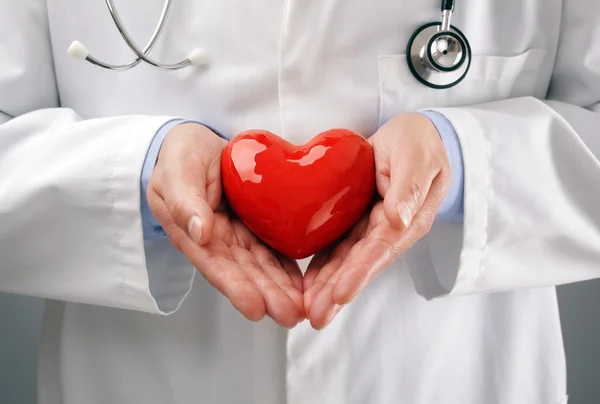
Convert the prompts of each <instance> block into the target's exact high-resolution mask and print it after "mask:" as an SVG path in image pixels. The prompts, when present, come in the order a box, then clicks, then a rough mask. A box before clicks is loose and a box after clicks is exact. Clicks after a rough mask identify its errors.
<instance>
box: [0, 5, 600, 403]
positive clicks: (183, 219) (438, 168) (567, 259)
mask: <svg viewBox="0 0 600 404" xmlns="http://www.w3.org/2000/svg"><path fill="white" fill-rule="evenodd" d="M117 6H118V10H119V13H120V17H121V19H122V21H123V23H124V24H125V25H126V27H127V30H128V32H129V34H130V35H131V37H132V38H133V39H134V40H135V41H136V43H137V44H139V46H140V47H143V45H144V44H145V43H146V41H147V39H148V38H150V37H151V36H152V33H153V31H154V27H155V21H156V20H157V19H158V17H159V15H160V12H161V9H162V2H160V1H158V0H156V1H141V0H130V1H119V2H118V3H117ZM440 20H441V17H440V12H439V1H438V0H426V1H423V0H419V1H416V0H414V1H400V0H398V1H389V0H372V1H368V2H367V1H359V0H344V1H342V0H323V1H306V0H286V1H279V2H273V1H266V0H255V1H252V2H242V1H237V0H219V1H215V0H193V1H192V0H178V1H174V2H173V5H172V8H171V11H170V14H169V18H168V19H166V23H165V26H164V29H163V30H162V32H161V36H160V39H159V40H158V41H157V43H156V45H155V46H154V48H153V49H152V52H151V53H150V54H149V55H150V57H151V58H153V59H155V60H158V61H163V62H165V63H167V62H168V63H173V62H177V61H178V60H181V59H183V58H185V55H187V54H188V53H189V52H190V50H191V49H194V48H196V47H200V48H202V49H203V51H196V52H195V53H193V54H192V56H191V58H192V59H194V60H193V62H194V63H193V64H200V62H203V61H206V59H207V58H209V63H207V64H204V65H203V66H202V67H196V66H187V67H186V68H182V69H178V70H174V71H162V70H158V69H154V68H152V67H150V66H148V65H147V64H146V63H142V64H138V65H136V66H135V68H133V69H129V70H126V71H119V72H115V71H111V70H106V69H103V68H101V67H99V66H94V65H92V64H90V63H86V62H82V61H79V60H76V59H73V58H70V57H68V56H67V54H66V52H65V50H66V49H67V48H68V47H69V46H70V44H71V43H72V41H73V40H75V39H79V40H80V41H81V42H83V43H85V44H86V45H87V47H88V49H89V51H90V54H93V55H94V56H95V57H97V58H98V59H101V60H103V61H106V62H111V63H126V62H128V61H129V60H130V59H131V50H130V48H129V47H128V46H127V45H126V44H125V43H124V42H123V40H122V38H121V36H120V34H119V32H118V31H117V30H116V29H115V27H114V22H113V19H112V18H111V16H110V14H109V13H108V12H107V10H106V5H105V4H104V3H103V2H101V1H85V2H82V1H76V0H60V1H59V0H48V1H43V0H22V1H18V2H15V1H10V0H0V111H1V112H0V122H2V124H1V125H0V200H1V201H2V203H1V205H0V206H1V207H0V257H1V262H0V290H2V291H6V292H12V293H20V294H24V295H32V296H40V297H44V298H47V299H48V300H47V309H46V316H45V324H44V334H43V338H42V343H41V352H40V368H39V389H38V396H39V402H40V403H41V404H59V403H60V404H80V403H113V404H124V403H131V402H140V403H142V402H143V403H148V404H158V403H177V404H180V403H182V404H183V403H186V404H187V403H261V404H283V403H287V404H301V403H310V404H313V403H314V404H319V403H345V404H364V403H369V404H371V403H372V404H388V403H406V404H430V403H445V404H459V403H460V404H481V403H499V404H514V403H526V404H564V403H566V401H567V392H566V385H565V384H566V383H565V380H566V375H565V361H564V354H563V346H562V340H561V329H560V321H559V316H558V309H557V301H556V294H555V289H554V286H555V285H558V284H564V283H568V282H576V281H582V280H587V279H592V278H598V277H600V265H599V264H598V263H599V262H600V209H599V206H600V187H599V186H598V181H599V180H598V179H599V178H600V161H599V157H600V137H599V129H598V128H600V115H598V113H599V112H600V35H599V33H598V26H599V25H600V3H599V2H598V1H596V0H563V1H561V0H553V1H547V0H507V1H504V2H491V1H481V0H462V1H459V2H457V5H456V11H455V13H454V15H453V16H452V24H453V25H455V26H456V27H459V28H460V31H461V32H462V33H464V35H465V38H468V41H469V42H470V50H471V52H472V54H470V52H468V48H467V47H466V46H462V47H461V49H463V52H462V53H460V55H461V57H462V54H465V55H466V54H467V53H469V57H470V65H469V69H468V72H467V74H466V75H465V76H464V78H462V80H461V81H460V83H458V84H457V85H454V86H447V88H443V89H439V88H431V87H428V86H426V85H425V84H423V83H422V82H421V81H420V80H419V79H417V76H419V75H418V73H419V72H416V74H415V71H414V70H415V69H414V68H413V69H412V70H411V68H409V66H408V64H407V57H406V55H405V53H406V49H407V43H408V42H409V41H410V40H411V35H412V34H413V32H414V31H415V30H416V29H417V28H418V27H419V26H421V25H422V24H424V23H426V22H428V21H433V22H436V21H437V22H439V21H440ZM463 45H465V44H464V43H463ZM439 49H441V50H443V49H442V48H439ZM439 49H438V50H439ZM82 51H83V53H82ZM71 53H72V54H74V55H75V56H85V49H84V48H82V47H76V48H75V50H74V51H73V48H72V52H71ZM444 55H445V54H444ZM457 55H459V54H457ZM440 57H441V56H440ZM441 58H442V59H443V57H441ZM188 64H191V63H188ZM416 66H418V64H417V65H416ZM461 74H462V73H461ZM440 77H449V76H443V75H442V76H440ZM432 80H433V79H432ZM252 127H254V128H264V129H268V130H271V131H273V132H276V133H278V134H280V135H281V136H282V137H284V138H285V139H287V140H289V141H291V142H293V143H304V142H305V141H307V140H309V139H310V138H311V137H313V136H314V135H315V134H316V133H318V132H319V131H322V130H325V129H329V128H332V127H346V128H349V129H353V130H355V131H357V132H359V133H361V134H363V135H365V136H370V141H371V142H372V144H373V146H374V148H375V153H376V161H377V186H378V191H379V192H380V194H381V195H382V197H383V201H382V202H379V203H378V204H377V205H375V206H374V208H373V210H372V211H371V212H370V215H367V216H366V217H365V218H364V219H363V220H362V221H361V222H360V223H359V224H358V225H357V227H356V228H355V229H354V230H353V231H352V232H350V233H349V235H348V237H347V238H345V239H344V240H341V242H340V243H339V244H338V246H337V247H336V248H335V249H333V250H330V251H325V252H323V253H321V254H318V255H317V256H316V257H315V258H314V260H313V261H312V262H311V263H310V265H309V268H308V270H307V271H306V274H305V275H304V277H302V276H301V273H300V270H299V268H298V266H297V264H296V263H294V262H292V261H290V260H288V259H285V258H284V257H276V256H274V255H272V254H271V253H269V252H268V250H267V249H266V248H264V246H262V245H261V244H260V243H259V242H258V241H257V240H255V239H254V238H253V237H252V235H251V234H250V233H249V232H248V231H247V229H245V228H244V227H243V226H242V225H241V224H240V223H239V222H237V221H236V220H235V218H233V217H230V216H228V215H227V213H226V211H225V210H223V208H222V204H221V203H220V202H221V200H220V183H219V172H218V161H219V153H220V150H222V148H223V146H224V144H225V142H226V140H225V139H223V137H227V138H229V137H231V136H233V135H235V134H236V133H238V132H240V131H242V130H245V129H248V128H252ZM436 215H437V218H436V217H435V216H436ZM165 234H166V237H165ZM182 252H183V253H182ZM192 264H193V265H192ZM300 264H301V266H302V267H305V266H306V264H307V263H306V262H301V263H300ZM194 266H195V267H196V268H197V270H196V269H195V268H194ZM196 272H200V273H201V275H202V276H195V274H196ZM305 317H306V318H308V320H309V321H304V322H301V320H302V319H303V318H305ZM334 317H335V318H334ZM261 318H263V321H249V320H248V319H250V320H259V319H261ZM316 329H320V330H319V331H317V330H316Z"/></svg>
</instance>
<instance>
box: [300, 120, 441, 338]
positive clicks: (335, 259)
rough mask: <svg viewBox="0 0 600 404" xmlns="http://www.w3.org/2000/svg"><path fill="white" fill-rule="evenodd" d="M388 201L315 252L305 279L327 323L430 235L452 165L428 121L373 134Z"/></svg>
mask: <svg viewBox="0 0 600 404" xmlns="http://www.w3.org/2000/svg"><path fill="white" fill-rule="evenodd" d="M369 142H371V144H372V145H373V149H374V153H375V168H376V184H377V191H378V193H379V195H380V196H381V198H382V200H381V199H379V200H378V201H377V202H375V203H374V205H373V207H372V209H371V211H370V212H368V213H367V214H365V216H364V217H363V218H362V219H361V220H360V221H359V222H358V223H357V224H356V225H355V226H354V227H353V228H352V229H351V230H350V231H349V232H348V233H347V234H346V235H345V236H344V237H343V238H342V239H341V240H339V242H338V243H337V244H336V245H334V246H332V247H330V248H329V249H326V250H324V251H321V252H319V253H317V254H316V255H315V257H314V258H313V259H312V260H311V262H310V265H309V267H308V270H307V271H306V274H305V276H304V290H305V294H304V307H305V312H306V315H307V318H308V319H309V320H310V322H311V325H312V327H313V328H315V329H321V328H324V327H325V326H326V325H327V324H328V323H329V322H330V321H331V320H332V319H333V317H334V316H335V315H336V314H337V313H338V312H339V311H340V310H341V308H342V307H343V306H344V305H345V304H348V303H349V302H350V301H351V300H352V299H354V297H355V296H356V295H358V294H359V293H360V291H361V290H363V289H364V287H365V286H366V285H367V284H368V283H369V282H370V281H371V280H373V278H375V276H376V275H378V274H379V273H381V272H382V271H383V270H384V269H386V268H387V267H388V266H389V265H391V264H392V263H393V262H394V260H395V259H396V258H397V257H398V256H399V255H400V254H402V253H404V252H405V251H406V250H408V249H409V248H410V247H411V246H412V245H413V244H414V243H415V242H417V241H418V240H419V239H421V238H422V237H423V236H424V235H426V234H427V233H428V232H429V230H430V228H431V226H432V224H433V221H434V219H435V215H436V213H437V211H438V210H439V208H440V206H441V204H442V202H443V200H444V198H445V196H446V193H447V191H448V188H449V186H450V165H449V162H448V157H447V153H446V149H445V148H444V145H443V143H442V141H441V138H440V135H439V133H438V132H437V129H436V128H435V126H434V125H433V124H432V123H431V121H430V120H429V118H427V117H425V116H423V115H421V114H418V113H408V114H401V115H398V116H396V117H395V118H393V119H391V120H390V121H389V122H387V123H386V124H385V125H383V126H382V127H381V128H380V129H379V130H378V131H377V132H376V133H375V134H374V135H373V136H371V138H370V139H369Z"/></svg>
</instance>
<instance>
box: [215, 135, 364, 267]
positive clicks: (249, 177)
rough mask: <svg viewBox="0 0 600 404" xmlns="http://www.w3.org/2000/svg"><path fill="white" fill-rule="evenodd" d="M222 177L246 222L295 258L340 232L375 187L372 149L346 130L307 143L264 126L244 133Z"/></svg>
mask: <svg viewBox="0 0 600 404" xmlns="http://www.w3.org/2000/svg"><path fill="white" fill-rule="evenodd" d="M221 175H222V180H223V188H224V191H225V196H226V198H227V200H228V202H229V205H230V206H231V208H232V209H233V211H234V212H235V213H236V214H237V215H238V216H239V218H240V219H241V220H242V222H244V224H245V225H246V226H247V227H248V228H249V229H250V230H251V231H252V232H253V233H254V234H255V235H256V236H258V237H259V238H260V239H261V240H263V241H264V242H265V243H266V244H267V245H269V246H271V247H272V248H273V249H275V250H276V251H279V252H280V253H283V254H285V255H287V256H288V257H291V258H295V259H301V258H306V257H308V256H310V255H313V254H314V253H316V252H317V251H319V250H321V249H323V248H325V247H327V246H328V245H329V244H331V243H333V242H334V241H335V240H336V239H337V238H339V237H340V236H342V235H343V234H344V233H345V232H346V231H347V230H349V229H350V228H351V227H352V225H353V224H355V223H356V222H357V221H358V220H359V219H360V217H361V216H362V215H363V213H364V212H365V210H366V208H367V207H368V205H369V203H370V201H371V199H372V197H373V194H374V191H375V162H374V157H373V148H372V147H371V145H370V144H369V142H367V141H366V140H365V139H364V138H363V137H362V136H360V135H358V134H356V133H354V132H351V131H349V130H346V129H332V130H329V131H326V132H323V133H321V134H319V135H318V136H316V137H315V138H313V139H312V140H311V141H309V142H308V143H306V144H305V145H303V146H295V145H292V144H291V143H289V142H287V141H285V140H284V139H282V138H280V137H279V136H277V135H274V134H273V133H270V132H267V131H264V130H251V131H246V132H242V133H240V134H239V135H237V136H236V137H235V138H234V139H233V140H232V141H231V142H229V144H228V145H227V147H225V150H224V151H223V156H222V159H221Z"/></svg>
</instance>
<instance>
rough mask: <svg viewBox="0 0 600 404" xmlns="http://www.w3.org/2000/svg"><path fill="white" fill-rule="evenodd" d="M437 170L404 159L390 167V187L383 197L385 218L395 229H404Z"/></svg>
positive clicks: (421, 204) (416, 209)
mask: <svg viewBox="0 0 600 404" xmlns="http://www.w3.org/2000/svg"><path fill="white" fill-rule="evenodd" d="M438 171H439V170H437V171H436V170H432V167H431V165H429V166H428V165H424V164H418V163H416V162H415V161H408V160H404V162H403V163H402V164H401V165H398V166H397V167H392V170H391V172H390V187H389V189H388V191H387V192H386V194H385V196H384V199H383V209H384V213H385V216H386V219H387V220H388V221H389V222H390V224H391V225H392V226H393V227H395V228H397V229H402V230H403V229H406V228H408V227H409V226H410V224H411V223H412V220H413V218H414V216H415V215H416V214H417V212H418V211H419V210H420V209H421V207H422V206H423V203H424V202H425V199H426V198H427V194H428V193H429V189H430V188H431V183H432V181H433V180H434V178H435V177H436V176H437V174H438Z"/></svg>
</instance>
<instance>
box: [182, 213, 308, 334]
mask: <svg viewBox="0 0 600 404" xmlns="http://www.w3.org/2000/svg"><path fill="white" fill-rule="evenodd" d="M214 217H215V223H214V230H213V236H212V237H211V239H210V241H209V242H208V243H206V244H204V245H202V246H194V250H196V251H195V252H194V253H193V255H192V259H193V260H194V261H196V260H195V259H194V258H196V257H197V263H196V266H197V268H198V269H199V270H200V272H201V273H203V275H204V276H205V277H206V278H207V280H208V281H209V282H211V283H212V284H213V285H214V286H215V287H217V289H219V290H220V291H221V292H222V293H223V294H224V295H225V296H227V297H228V298H229V299H230V300H231V302H232V303H233V305H234V306H235V307H236V308H237V309H238V310H239V311H240V312H242V313H244V314H246V316H247V317H249V318H253V319H257V318H260V317H262V315H264V313H266V314H267V315H269V316H270V317H272V318H273V319H274V320H275V321H276V322H277V323H278V324H280V325H282V326H284V327H288V328H290V327H293V326H295V325H296V324H297V323H298V322H299V321H301V320H302V319H303V318H304V308H303V299H302V273H301V272H300V269H299V268H298V265H297V263H296V262H295V261H293V260H291V259H289V258H285V257H282V256H280V255H278V254H276V253H274V252H273V251H272V250H271V249H269V248H268V247H267V246H265V245H264V244H263V243H261V242H260V241H259V240H258V239H257V238H256V237H255V236H254V235H253V234H252V233H251V232H250V230H248V228H247V227H246V226H245V225H244V224H243V223H242V222H241V221H240V220H239V219H238V218H237V217H236V216H235V215H233V214H232V213H231V212H230V211H229V210H228V209H226V208H225V209H218V210H217V211H216V212H215V216H214Z"/></svg>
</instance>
